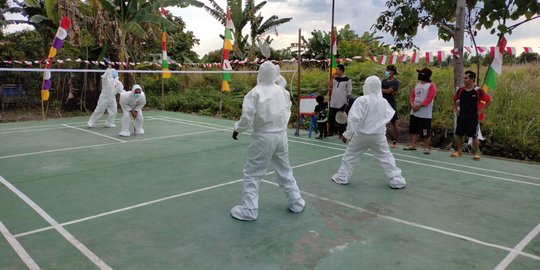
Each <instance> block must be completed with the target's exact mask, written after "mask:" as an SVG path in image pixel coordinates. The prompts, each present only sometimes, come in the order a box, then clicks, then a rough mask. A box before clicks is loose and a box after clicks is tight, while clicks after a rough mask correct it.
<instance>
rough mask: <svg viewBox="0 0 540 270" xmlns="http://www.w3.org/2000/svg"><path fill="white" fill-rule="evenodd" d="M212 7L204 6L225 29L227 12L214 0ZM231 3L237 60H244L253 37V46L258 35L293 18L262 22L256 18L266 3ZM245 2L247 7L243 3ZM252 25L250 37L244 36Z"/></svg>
mask: <svg viewBox="0 0 540 270" xmlns="http://www.w3.org/2000/svg"><path fill="white" fill-rule="evenodd" d="M209 2H210V5H211V6H210V7H209V6H206V5H205V6H204V9H205V10H206V11H207V12H208V13H209V14H210V15H212V16H213V17H214V18H215V19H216V20H218V21H219V22H220V23H221V24H222V25H223V27H225V24H226V22H227V11H226V10H225V9H224V8H222V7H220V6H219V5H218V4H217V3H216V2H215V1H214V0H209ZM228 2H229V8H230V10H231V19H232V22H233V25H234V28H235V30H234V33H233V37H234V50H233V52H234V55H235V56H236V57H237V58H244V57H245V56H246V50H249V49H248V48H247V47H248V46H249V44H248V39H249V38H250V36H251V45H253V44H254V41H255V39H256V37H257V35H260V34H262V33H264V32H266V31H268V30H269V29H270V28H272V27H274V26H277V25H280V24H283V23H286V22H288V21H290V20H291V19H292V18H285V19H279V17H278V16H275V15H274V16H271V17H270V19H268V20H266V21H265V22H264V23H261V22H262V19H263V18H262V17H261V16H260V15H259V16H256V14H257V13H259V12H260V10H261V9H262V8H263V7H264V6H265V5H266V3H267V2H266V1H262V2H261V3H259V4H255V0H246V1H243V0H231V1H228ZM244 2H245V5H243V3H244ZM248 23H250V24H251V27H252V31H251V33H250V35H249V36H248V35H245V36H244V35H242V30H243V29H244V28H245V27H246V26H247V24H248Z"/></svg>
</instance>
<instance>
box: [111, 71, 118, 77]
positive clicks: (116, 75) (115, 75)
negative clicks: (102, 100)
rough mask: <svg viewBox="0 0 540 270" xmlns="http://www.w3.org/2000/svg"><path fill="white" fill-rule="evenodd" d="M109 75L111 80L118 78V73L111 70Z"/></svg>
mask: <svg viewBox="0 0 540 270" xmlns="http://www.w3.org/2000/svg"><path fill="white" fill-rule="evenodd" d="M111 75H112V77H113V78H116V77H118V71H116V70H113V71H112V73H111Z"/></svg>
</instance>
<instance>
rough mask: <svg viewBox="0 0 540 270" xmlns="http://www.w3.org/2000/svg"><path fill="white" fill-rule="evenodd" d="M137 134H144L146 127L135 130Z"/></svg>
mask: <svg viewBox="0 0 540 270" xmlns="http://www.w3.org/2000/svg"><path fill="white" fill-rule="evenodd" d="M135 134H136V135H144V129H142V128H141V130H138V131H137V132H135Z"/></svg>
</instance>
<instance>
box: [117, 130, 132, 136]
mask: <svg viewBox="0 0 540 270" xmlns="http://www.w3.org/2000/svg"><path fill="white" fill-rule="evenodd" d="M118 136H121V137H129V136H131V135H130V134H129V131H120V133H118Z"/></svg>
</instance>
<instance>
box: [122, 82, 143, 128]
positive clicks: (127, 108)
mask: <svg viewBox="0 0 540 270" xmlns="http://www.w3.org/2000/svg"><path fill="white" fill-rule="evenodd" d="M135 89H141V93H140V96H139V97H138V98H137V97H136V96H135V93H134V92H135ZM145 104H146V96H145V95H144V92H143V91H142V88H141V87H140V86H139V85H138V84H136V85H134V86H133V88H132V90H131V91H126V92H123V93H122V94H120V107H122V113H123V115H122V130H121V131H120V133H119V134H118V135H120V136H123V137H129V135H130V132H129V131H130V128H129V126H130V123H131V111H136V112H137V118H136V119H135V134H137V135H142V134H144V129H143V121H144V117H143V113H142V108H143V107H144V105H145Z"/></svg>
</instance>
